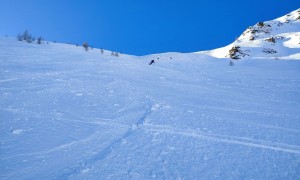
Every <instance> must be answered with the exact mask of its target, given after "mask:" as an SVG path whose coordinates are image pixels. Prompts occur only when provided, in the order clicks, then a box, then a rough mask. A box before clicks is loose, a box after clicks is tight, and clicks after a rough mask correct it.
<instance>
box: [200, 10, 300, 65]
mask: <svg viewBox="0 0 300 180" xmlns="http://www.w3.org/2000/svg"><path fill="white" fill-rule="evenodd" d="M199 53H201V54H207V55H211V56H214V57H217V58H230V57H232V58H234V59H240V58H252V59H261V58H263V59H298V60H299V59H300V9H298V10H295V11H293V12H291V13H289V14H287V15H285V16H282V17H280V18H277V19H275V20H272V21H266V22H259V23H257V24H256V25H254V26H251V27H249V28H248V29H246V30H245V31H244V32H243V34H242V35H241V36H240V37H239V38H238V39H237V40H236V41H234V42H233V43H232V44H230V45H228V46H226V47H223V48H219V49H215V50H211V51H202V52H199Z"/></svg>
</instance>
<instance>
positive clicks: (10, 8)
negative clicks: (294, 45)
mask: <svg viewBox="0 0 300 180" xmlns="http://www.w3.org/2000/svg"><path fill="white" fill-rule="evenodd" d="M298 8H300V4H299V2H298V1H297V0H281V1H277V0H275V1H274V0H260V1H256V0H226V1H225V0H209V1H204V0H49V1H48V0H0V35H1V36H4V35H5V34H8V35H9V36H16V35H17V34H18V33H19V32H23V31H24V30H26V29H27V30H29V32H31V33H32V34H33V35H35V36H39V35H41V36H42V37H44V38H45V39H47V40H50V41H53V40H56V41H57V42H64V43H74V44H82V43H83V42H84V41H87V42H88V43H89V44H91V45H93V46H94V47H98V48H104V49H109V50H113V51H118V52H122V53H127V54H134V55H145V54H152V53H160V52H171V51H172V52H195V51H200V50H209V49H214V48H218V47H222V46H225V45H228V44H229V43H231V42H232V41H234V39H235V38H236V37H237V36H239V35H240V34H241V33H242V32H243V31H244V30H245V29H246V28H247V27H249V26H251V25H253V24H255V23H256V22H259V21H265V20H271V19H274V18H277V17H279V16H282V15H285V14H287V13H289V12H290V11H293V10H295V9H298Z"/></svg>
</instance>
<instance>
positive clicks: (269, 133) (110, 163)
mask: <svg viewBox="0 0 300 180" xmlns="http://www.w3.org/2000/svg"><path fill="white" fill-rule="evenodd" d="M297 13H298V11H295V12H293V13H291V15H290V16H284V17H282V18H279V19H277V20H274V21H268V22H264V23H263V24H260V25H256V26H253V27H252V28H251V29H249V30H246V31H245V33H244V35H242V36H241V37H239V39H238V40H237V41H236V42H235V45H238V46H240V50H241V51H242V52H244V53H248V54H249V55H250V56H249V57H248V56H247V57H248V58H244V59H243V60H240V61H234V66H229V65H228V61H227V60H224V59H219V58H216V57H225V56H226V55H227V54H228V51H229V49H231V46H232V45H230V46H229V47H225V48H221V49H217V50H213V51H206V52H201V53H187V54H181V53H164V54H154V55H148V56H143V57H136V56H131V55H125V54H120V56H119V57H116V56H111V52H110V51H107V50H105V51H104V52H103V53H102V52H101V51H100V50H99V49H96V48H94V49H90V50H88V51H85V49H84V48H83V47H76V46H75V45H67V44H60V43H49V44H46V43H45V44H41V45H38V44H37V43H26V42H23V41H17V40H16V39H15V38H13V39H10V38H1V39H0V179H299V172H300V163H299V162H300V141H299V140H300V61H285V60H272V59H274V57H276V58H278V59H285V58H288V59H297V58H298V53H299V45H298V44H297V43H295V42H296V41H297V39H296V38H297V37H298V38H299V29H298V27H299V26H298V25H299V23H298V21H296V19H295V18H296V17H297ZM292 19H294V20H293V21H292ZM286 20H290V22H289V23H285V21H286ZM280 23H282V24H281V25H280V26H278V24H280ZM269 25H270V26H269ZM260 26H261V27H260ZM288 27H290V29H288ZM253 31H254V33H251V32H253ZM297 32H298V33H297ZM272 35H273V37H274V39H275V43H273V42H268V41H265V40H266V39H268V38H270V37H272ZM252 36H253V37H254V39H253V40H251V41H250V40H249V38H250V37H252ZM281 36H282V37H284V38H280V37H281ZM268 48H270V49H274V50H276V51H277V53H276V54H277V55H274V54H272V53H270V54H267V53H264V52H262V50H263V49H268ZM297 48H298V49H297ZM248 50H251V51H249V52H248ZM271 52H272V51H271ZM214 56H216V57H214ZM258 58H260V59H259V60H257V59H258ZM150 60H155V63H154V64H152V65H151V66H150V65H148V64H149V62H150Z"/></svg>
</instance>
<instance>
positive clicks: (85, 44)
mask: <svg viewBox="0 0 300 180" xmlns="http://www.w3.org/2000/svg"><path fill="white" fill-rule="evenodd" d="M82 46H83V47H84V49H85V50H86V51H88V50H89V44H88V43H87V42H85V43H83V45H82Z"/></svg>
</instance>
